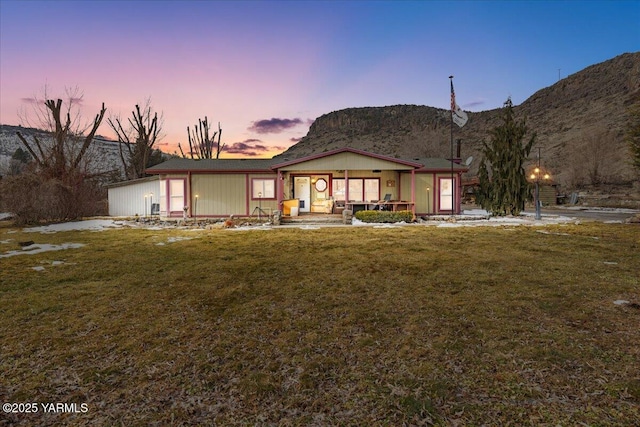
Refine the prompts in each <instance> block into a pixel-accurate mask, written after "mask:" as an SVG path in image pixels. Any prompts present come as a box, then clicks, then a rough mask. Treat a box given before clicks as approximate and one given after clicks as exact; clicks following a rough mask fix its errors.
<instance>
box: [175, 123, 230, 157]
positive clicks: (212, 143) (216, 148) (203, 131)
mask: <svg viewBox="0 0 640 427" xmlns="http://www.w3.org/2000/svg"><path fill="white" fill-rule="evenodd" d="M210 130H211V124H210V123H209V120H208V119H207V117H206V116H205V118H204V120H202V119H198V125H197V126H194V129H193V131H191V129H190V128H189V126H187V135H188V137H189V155H190V157H191V158H192V159H218V158H220V153H221V152H222V150H224V147H225V144H221V143H220V139H221V138H222V128H221V127H220V122H218V131H217V132H214V133H213V135H211V136H210V135H209V132H210ZM216 136H217V137H218V141H217V142H216ZM178 148H179V149H180V153H181V154H182V157H184V158H186V157H187V156H186V155H185V153H184V151H183V150H182V147H181V146H180V144H178Z"/></svg>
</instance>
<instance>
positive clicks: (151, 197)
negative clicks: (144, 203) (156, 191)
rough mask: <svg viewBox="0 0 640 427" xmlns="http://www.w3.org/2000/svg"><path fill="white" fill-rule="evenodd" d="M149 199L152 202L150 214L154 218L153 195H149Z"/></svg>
mask: <svg viewBox="0 0 640 427" xmlns="http://www.w3.org/2000/svg"><path fill="white" fill-rule="evenodd" d="M149 199H150V200H151V202H150V205H149V206H150V207H151V211H150V212H149V213H150V214H151V216H153V193H149Z"/></svg>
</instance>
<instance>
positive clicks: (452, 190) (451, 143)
mask: <svg viewBox="0 0 640 427" xmlns="http://www.w3.org/2000/svg"><path fill="white" fill-rule="evenodd" d="M449 81H450V82H451V108H450V110H451V111H450V112H449V113H450V116H451V141H450V143H449V145H450V146H451V157H450V159H451V216H453V212H454V206H455V199H456V194H455V186H454V185H453V109H454V108H455V105H456V104H455V102H456V101H455V92H454V91H453V76H449Z"/></svg>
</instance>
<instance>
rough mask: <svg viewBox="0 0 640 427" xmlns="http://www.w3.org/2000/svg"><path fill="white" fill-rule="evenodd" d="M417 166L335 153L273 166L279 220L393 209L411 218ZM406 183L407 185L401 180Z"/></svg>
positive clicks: (361, 153)
mask: <svg viewBox="0 0 640 427" xmlns="http://www.w3.org/2000/svg"><path fill="white" fill-rule="evenodd" d="M421 166H422V164H420V163H417V162H412V161H406V160H401V159H395V158H391V157H386V156H381V155H377V154H373V153H367V152H364V151H358V150H354V149H349V148H345V149H340V150H335V151H331V152H326V153H321V154H318V155H314V156H309V157H305V158H302V159H296V160H293V161H286V162H283V163H280V164H275V165H273V167H272V168H273V169H274V170H275V171H276V173H277V176H278V179H277V181H278V182H277V192H276V194H277V195H276V198H277V203H278V206H279V207H280V209H281V210H282V213H283V216H285V217H287V216H296V215H300V214H305V213H309V214H311V213H313V214H326V215H329V214H340V213H341V212H342V211H343V210H344V209H349V210H351V211H354V212H355V211H357V210H364V209H374V208H381V209H398V208H400V207H403V208H404V209H406V210H410V211H412V212H413V214H415V212H416V211H415V198H416V197H415V196H416V177H415V171H416V170H417V169H419V168H420V167H421ZM404 174H406V176H408V177H409V179H408V180H403V176H404ZM405 181H406V182H405Z"/></svg>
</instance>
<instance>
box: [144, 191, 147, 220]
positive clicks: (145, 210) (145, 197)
mask: <svg viewBox="0 0 640 427" xmlns="http://www.w3.org/2000/svg"><path fill="white" fill-rule="evenodd" d="M144 217H145V218H146V217H147V193H144Z"/></svg>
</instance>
